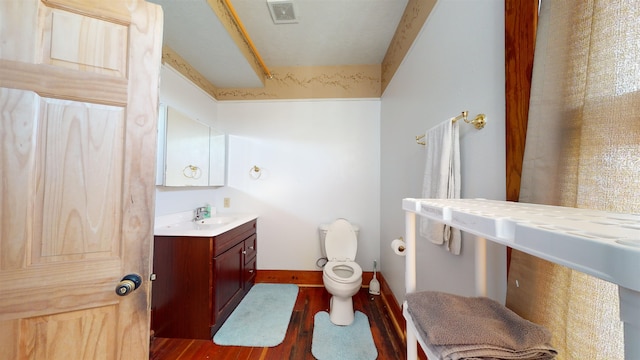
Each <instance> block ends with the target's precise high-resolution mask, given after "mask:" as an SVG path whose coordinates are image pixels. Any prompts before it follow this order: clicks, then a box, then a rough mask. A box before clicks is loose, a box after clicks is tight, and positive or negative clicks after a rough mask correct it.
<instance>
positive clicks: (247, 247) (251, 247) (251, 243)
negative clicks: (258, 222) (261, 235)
mask: <svg viewBox="0 0 640 360" xmlns="http://www.w3.org/2000/svg"><path fill="white" fill-rule="evenodd" d="M257 238H258V237H257V235H256V234H253V235H251V237H249V238H248V239H247V240H245V241H244V263H245V264H248V263H249V262H250V261H251V260H252V259H255V257H256V250H257V248H256V239H257ZM254 262H255V261H254Z"/></svg>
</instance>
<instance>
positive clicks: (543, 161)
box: [507, 0, 640, 360]
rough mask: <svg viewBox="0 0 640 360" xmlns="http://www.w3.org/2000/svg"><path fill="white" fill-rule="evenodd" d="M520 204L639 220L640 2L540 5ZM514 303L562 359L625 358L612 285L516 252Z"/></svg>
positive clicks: (510, 299)
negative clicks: (544, 331)
mask: <svg viewBox="0 0 640 360" xmlns="http://www.w3.org/2000/svg"><path fill="white" fill-rule="evenodd" d="M520 201H521V202H530V203H541V204H550V205H561V206H570V207H578V208H590V209H598V210H607V211H614V212H627V213H640V0H638V1H632V0H624V1H623V0H542V2H541V8H540V15H539V23H538V33H537V39H536V50H535V57H534V68H533V77H532V89H531V99H530V108H529V120H528V128H527V139H526V145H525V155H524V162H523V171H522V180H521V189H520ZM576 251H580V249H576ZM507 306H508V307H509V308H511V309H512V310H514V311H515V312H516V313H518V314H520V315H521V316H523V317H524V318H527V319H529V320H531V321H533V322H536V323H539V324H543V325H545V326H547V327H548V328H549V329H550V330H551V331H552V333H553V345H554V346H555V347H556V348H557V349H558V350H559V356H558V359H580V360H589V359H597V360H600V359H602V360H615V359H624V344H623V341H624V340H623V331H622V323H621V321H620V319H619V309H618V290H617V287H616V286H615V285H612V284H610V283H607V282H605V281H602V280H599V279H597V278H594V277H591V276H588V275H585V274H582V273H580V272H577V271H573V270H570V269H568V268H565V267H562V266H559V265H555V264H552V263H549V262H546V261H544V260H540V259H537V258H535V257H532V256H529V255H526V254H523V253H521V252H518V251H515V250H514V251H513V253H512V258H511V268H510V272H509V283H508V287H507Z"/></svg>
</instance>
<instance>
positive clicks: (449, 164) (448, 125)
mask: <svg viewBox="0 0 640 360" xmlns="http://www.w3.org/2000/svg"><path fill="white" fill-rule="evenodd" d="M425 158H426V162H425V168H424V178H423V182H422V197H423V198H427V199H457V198H459V197H460V136H459V125H458V123H454V122H453V121H452V119H449V120H446V121H444V122H442V123H440V124H439V125H437V126H435V127H433V128H431V129H429V130H428V131H427V132H426V133H425ZM420 235H421V236H423V237H426V238H427V239H428V240H429V241H431V242H432V243H434V244H439V245H442V244H444V245H445V246H446V248H447V250H448V251H450V252H451V253H453V254H455V255H459V254H460V246H461V235H460V230H458V229H453V228H451V227H450V226H448V225H443V224H442V223H439V222H435V221H433V220H429V219H427V218H425V217H421V218H420Z"/></svg>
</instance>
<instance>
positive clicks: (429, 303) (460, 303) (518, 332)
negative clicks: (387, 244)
mask: <svg viewBox="0 0 640 360" xmlns="http://www.w3.org/2000/svg"><path fill="white" fill-rule="evenodd" d="M407 305H408V308H407V310H408V312H409V314H410V315H411V318H412V319H413V321H414V323H415V324H416V327H418V328H419V331H420V333H421V337H422V338H424V339H425V340H426V341H427V342H428V343H429V344H431V345H434V346H433V349H436V350H438V351H440V352H441V353H442V354H444V355H445V356H446V358H448V359H456V360H457V359H483V358H495V359H500V358H502V359H552V358H553V357H554V356H555V355H556V354H557V352H556V351H555V349H553V347H551V346H550V345H549V343H550V341H551V333H550V332H549V330H547V329H546V328H545V327H543V326H541V325H538V324H535V323H532V322H530V321H528V320H526V319H523V318H522V317H520V316H519V315H518V314H516V313H514V312H513V311H511V310H509V309H508V308H506V307H505V306H503V305H502V304H500V303H498V302H496V301H494V300H491V299H489V298H486V297H464V296H458V295H453V294H448V293H443V292H436V291H424V292H416V293H409V294H407ZM464 354H468V355H469V356H468V357H464V356H462V355H464ZM461 356H462V357H461ZM499 356H502V357H499Z"/></svg>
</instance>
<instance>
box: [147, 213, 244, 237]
mask: <svg viewBox="0 0 640 360" xmlns="http://www.w3.org/2000/svg"><path fill="white" fill-rule="evenodd" d="M256 218H257V215H255V214H239V213H234V214H217V215H214V216H212V217H210V218H208V219H202V220H198V221H194V220H193V211H186V212H181V213H176V214H171V215H163V216H160V217H157V218H156V221H155V224H154V225H155V226H154V235H160V236H206V237H208V236H216V235H219V234H221V233H223V232H225V231H229V230H231V229H233V228H235V227H237V226H240V225H242V224H244V223H246V222H248V221H251V220H253V219H256Z"/></svg>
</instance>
